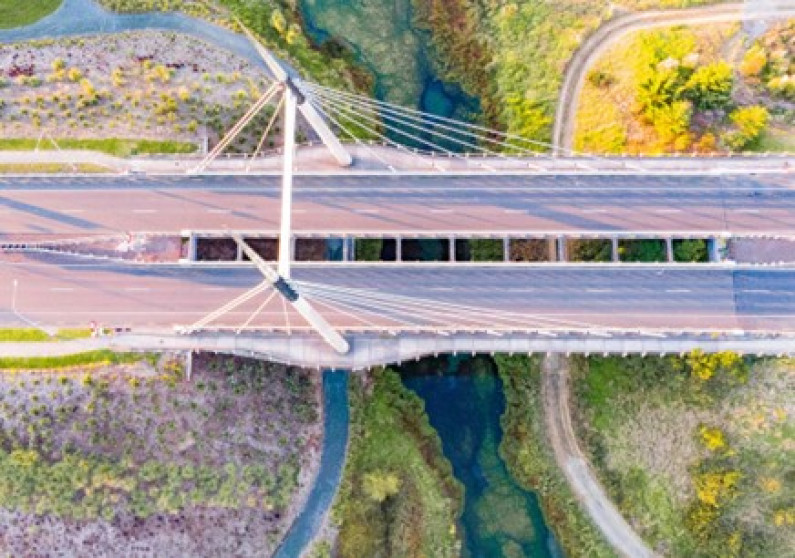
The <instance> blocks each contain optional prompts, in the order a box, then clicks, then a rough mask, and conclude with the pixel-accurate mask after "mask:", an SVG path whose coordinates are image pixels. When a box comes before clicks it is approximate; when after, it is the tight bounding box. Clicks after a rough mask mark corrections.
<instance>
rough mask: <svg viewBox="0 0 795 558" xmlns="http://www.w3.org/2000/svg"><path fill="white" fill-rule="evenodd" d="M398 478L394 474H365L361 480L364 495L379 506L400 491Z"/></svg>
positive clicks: (381, 472)
mask: <svg viewBox="0 0 795 558" xmlns="http://www.w3.org/2000/svg"><path fill="white" fill-rule="evenodd" d="M400 484H401V483H400V478H398V476H397V475H395V474H394V473H389V472H385V471H375V472H373V473H367V474H365V475H364V479H363V480H362V490H364V493H365V494H366V495H367V496H368V497H369V498H371V499H372V500H374V501H375V502H378V503H379V504H380V503H381V502H383V501H384V500H386V499H387V498H389V497H390V496H394V495H395V494H397V493H398V492H399V491H400Z"/></svg>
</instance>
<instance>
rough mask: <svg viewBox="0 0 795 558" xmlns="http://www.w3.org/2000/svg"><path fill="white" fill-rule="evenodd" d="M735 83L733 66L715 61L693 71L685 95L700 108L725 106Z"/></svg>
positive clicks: (685, 88) (686, 85) (729, 99)
mask: <svg viewBox="0 0 795 558" xmlns="http://www.w3.org/2000/svg"><path fill="white" fill-rule="evenodd" d="M733 83H734V77H733V74H732V68H731V66H729V65H728V64H727V63H726V62H723V61H721V62H715V63H714V64H708V65H707V66H701V67H700V68H698V69H697V70H696V71H695V72H693V74H692V75H691V76H690V79H688V80H687V83H686V84H685V86H684V96H685V98H687V99H690V100H691V101H693V104H694V105H695V106H696V107H697V108H699V109H714V108H720V107H724V106H726V105H727V104H728V103H729V102H730V101H731V93H732V85H733Z"/></svg>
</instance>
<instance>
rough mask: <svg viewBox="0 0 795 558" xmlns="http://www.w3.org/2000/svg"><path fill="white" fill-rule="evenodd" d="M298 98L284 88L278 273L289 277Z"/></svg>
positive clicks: (291, 250)
mask: <svg viewBox="0 0 795 558" xmlns="http://www.w3.org/2000/svg"><path fill="white" fill-rule="evenodd" d="M297 112H298V98H297V97H296V95H295V93H294V92H293V90H292V88H290V87H286V88H285V89H284V154H283V161H282V163H283V168H282V211H281V227H280V233H279V261H278V270H279V275H281V276H282V277H284V278H286V279H289V278H290V264H291V263H292V260H293V254H294V253H295V252H294V251H293V243H292V236H293V235H292V211H293V166H294V157H295V133H296V113H297Z"/></svg>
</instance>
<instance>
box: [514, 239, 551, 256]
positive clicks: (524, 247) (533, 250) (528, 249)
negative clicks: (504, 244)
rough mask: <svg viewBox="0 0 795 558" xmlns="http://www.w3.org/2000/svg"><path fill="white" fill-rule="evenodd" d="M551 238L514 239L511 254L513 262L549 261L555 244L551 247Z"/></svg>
mask: <svg viewBox="0 0 795 558" xmlns="http://www.w3.org/2000/svg"><path fill="white" fill-rule="evenodd" d="M550 242H552V243H554V240H553V241H550V240H545V239H535V238H533V239H512V240H511V244H510V254H511V261H512V262H548V261H550V254H551V253H552V252H553V251H554V245H553V246H551V247H550Z"/></svg>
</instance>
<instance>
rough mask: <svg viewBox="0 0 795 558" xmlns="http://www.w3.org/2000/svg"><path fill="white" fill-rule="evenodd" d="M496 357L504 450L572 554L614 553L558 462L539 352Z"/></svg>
mask: <svg viewBox="0 0 795 558" xmlns="http://www.w3.org/2000/svg"><path fill="white" fill-rule="evenodd" d="M495 360H496V362H497V366H498V368H499V373H500V377H501V378H502V381H503V384H504V389H505V399H506V411H505V414H504V415H503V417H502V428H503V432H504V435H503V441H502V444H501V445H500V455H501V456H502V458H503V459H504V460H505V463H506V465H507V466H508V470H509V471H510V472H511V474H512V475H513V476H514V477H515V478H516V480H517V481H518V482H519V484H521V485H522V486H523V487H524V488H526V489H527V490H533V491H535V492H536V493H537V494H538V496H539V498H540V500H541V504H542V507H543V510H544V517H545V519H546V521H547V523H548V524H549V525H550V527H551V528H552V530H553V531H554V533H555V536H556V538H557V539H558V542H559V543H560V545H561V546H562V547H563V549H564V551H565V553H566V556H571V557H575V556H589V557H602V556H614V553H613V551H612V549H611V548H610V547H609V545H608V544H607V542H605V541H604V539H603V538H602V536H601V534H600V533H599V532H598V530H597V529H596V527H594V525H593V524H592V523H591V522H590V520H589V519H588V518H587V516H586V515H585V514H584V513H583V512H582V510H581V509H580V507H579V504H578V503H577V501H576V500H575V498H574V495H573V494H572V493H571V490H570V489H569V486H568V484H567V483H566V480H565V478H564V477H563V474H562V472H561V471H560V469H559V468H558V467H557V465H556V464H555V459H554V457H553V455H552V448H551V447H550V446H549V444H548V442H547V439H546V432H545V427H544V418H543V404H542V401H541V368H540V360H539V357H532V358H528V357H525V356H510V357H509V356H506V355H497V356H496V357H495Z"/></svg>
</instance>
